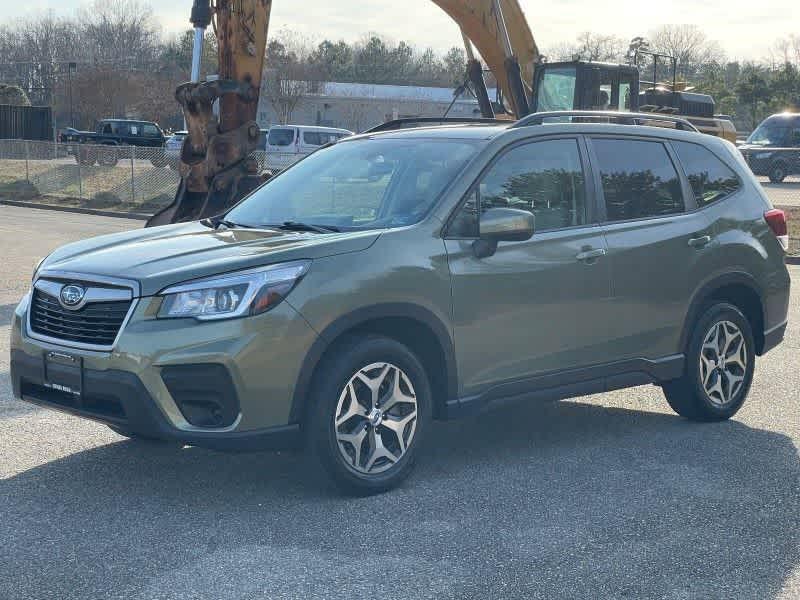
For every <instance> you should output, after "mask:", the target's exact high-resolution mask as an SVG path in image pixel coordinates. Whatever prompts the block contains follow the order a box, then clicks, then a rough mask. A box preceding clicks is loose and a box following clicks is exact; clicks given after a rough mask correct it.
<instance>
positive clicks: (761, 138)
mask: <svg viewBox="0 0 800 600" xmlns="http://www.w3.org/2000/svg"><path fill="white" fill-rule="evenodd" d="M788 137H789V121H788V120H787V119H780V118H774V117H770V118H769V119H767V120H765V121H763V122H762V123H761V125H759V126H758V127H757V128H756V130H755V131H754V132H753V133H751V134H750V137H749V138H747V143H748V144H758V145H760V146H788V139H787V138H788Z"/></svg>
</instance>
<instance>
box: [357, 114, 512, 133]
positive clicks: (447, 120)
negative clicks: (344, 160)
mask: <svg viewBox="0 0 800 600" xmlns="http://www.w3.org/2000/svg"><path fill="white" fill-rule="evenodd" d="M513 122H514V121H504V120H502V119H474V118H468V117H464V118H460V117H409V118H406V119H394V120H392V121H387V122H386V123H381V124H380V125H376V126H375V127H373V128H371V129H367V130H366V131H364V132H363V133H379V132H381V131H396V130H398V129H411V128H413V127H426V126H429V125H430V126H432V125H457V124H464V125H509V124H511V123H513Z"/></svg>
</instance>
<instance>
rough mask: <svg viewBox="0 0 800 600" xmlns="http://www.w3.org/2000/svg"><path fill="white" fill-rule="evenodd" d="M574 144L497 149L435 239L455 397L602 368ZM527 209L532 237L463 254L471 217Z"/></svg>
mask: <svg viewBox="0 0 800 600" xmlns="http://www.w3.org/2000/svg"><path fill="white" fill-rule="evenodd" d="M586 166H587V161H586V155H585V146H584V143H583V140H582V139H581V138H579V137H572V136H569V137H559V138H552V139H546V140H540V141H533V142H526V143H523V144H519V145H515V146H513V147H512V148H510V149H508V150H506V151H503V152H501V153H500V155H499V156H498V157H496V159H495V160H494V162H493V164H492V165H491V166H490V167H489V168H488V169H487V170H486V172H485V173H484V174H483V175H482V176H481V178H480V179H479V181H478V182H477V183H476V184H475V186H474V189H473V191H472V192H471V194H470V195H469V196H468V197H467V199H466V202H465V204H464V205H463V206H462V207H461V209H460V210H459V211H458V212H457V213H456V214H455V216H454V218H453V220H452V222H451V224H450V227H449V229H448V235H447V237H448V239H446V240H445V246H446V248H447V254H448V261H449V265H450V272H451V282H452V294H453V317H454V337H455V345H456V355H457V360H458V369H459V373H461V374H463V377H462V382H463V384H462V385H463V388H462V390H461V393H462V394H465V395H469V394H472V393H479V392H481V391H484V390H485V389H487V388H489V387H492V386H494V385H497V384H499V383H503V382H512V381H515V380H516V381H521V380H525V379H527V378H530V377H533V376H536V375H539V374H544V373H550V372H555V371H563V370H569V369H574V368H577V367H582V366H587V365H592V364H596V363H602V362H605V361H606V351H605V348H604V344H605V341H606V339H607V337H608V314H607V310H608V300H609V296H610V268H609V262H608V260H607V257H606V256H605V254H606V245H605V240H604V238H603V233H602V230H601V228H600V226H599V225H596V224H595V219H594V217H593V210H592V199H593V190H592V188H591V186H589V185H588V181H587V177H586V175H585V173H586ZM492 207H509V208H517V209H522V210H529V211H531V212H532V213H533V214H534V216H535V218H536V225H535V228H536V231H535V233H534V235H533V237H532V238H531V239H530V240H527V241H524V242H501V243H500V244H499V245H498V247H497V251H496V252H495V253H494V254H493V255H492V256H489V257H478V256H476V254H475V253H474V252H473V244H474V242H475V239H476V237H477V233H478V227H479V220H480V215H481V213H482V212H483V211H485V210H486V209H488V208H492Z"/></svg>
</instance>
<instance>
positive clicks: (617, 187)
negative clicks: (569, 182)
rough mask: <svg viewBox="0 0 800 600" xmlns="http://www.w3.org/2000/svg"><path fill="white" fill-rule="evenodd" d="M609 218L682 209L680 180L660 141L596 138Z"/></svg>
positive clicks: (664, 212) (633, 217) (644, 215)
mask: <svg viewBox="0 0 800 600" xmlns="http://www.w3.org/2000/svg"><path fill="white" fill-rule="evenodd" d="M592 144H593V145H594V149H595V154H597V160H598V163H599V168H600V176H601V179H602V183H603V194H604V195H605V201H606V216H607V219H608V220H609V221H624V220H628V219H643V218H647V217H657V216H663V215H671V214H675V213H680V212H683V211H684V209H685V207H684V202H683V194H682V193H681V183H680V179H679V178H678V172H677V171H676V170H675V165H673V164H672V160H671V159H670V157H669V154H668V153H667V149H666V148H665V147H664V145H663V144H662V143H661V142H656V141H653V142H647V141H639V140H610V139H595V140H593V141H592Z"/></svg>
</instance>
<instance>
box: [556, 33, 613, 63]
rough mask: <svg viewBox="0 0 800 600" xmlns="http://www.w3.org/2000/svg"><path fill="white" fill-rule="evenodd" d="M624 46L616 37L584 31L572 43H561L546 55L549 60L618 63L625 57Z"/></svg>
mask: <svg viewBox="0 0 800 600" xmlns="http://www.w3.org/2000/svg"><path fill="white" fill-rule="evenodd" d="M626 47H627V46H626V44H625V42H624V41H623V39H622V38H620V37H619V36H616V35H601V34H598V33H593V32H591V31H584V32H583V33H581V34H580V35H579V36H578V37H577V39H576V40H575V41H574V42H567V43H562V44H560V45H558V46H555V47H553V48H551V49H550V50H549V52H548V53H547V55H548V57H549V58H550V59H551V60H585V61H594V62H596V61H614V62H618V61H621V60H622V59H623V57H624V56H625V50H626Z"/></svg>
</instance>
